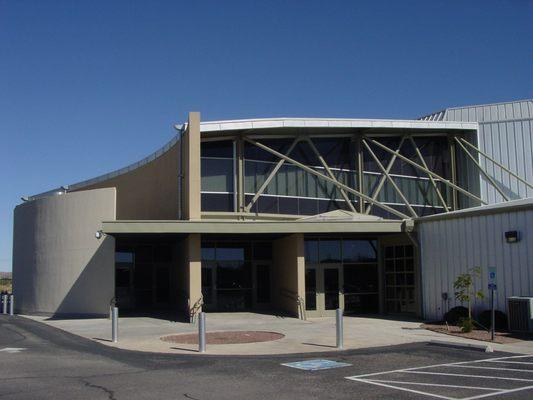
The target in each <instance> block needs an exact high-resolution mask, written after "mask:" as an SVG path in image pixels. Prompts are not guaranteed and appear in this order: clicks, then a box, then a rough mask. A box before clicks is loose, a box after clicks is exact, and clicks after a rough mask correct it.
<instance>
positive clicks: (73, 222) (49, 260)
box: [13, 188, 116, 315]
mask: <svg viewBox="0 0 533 400" xmlns="http://www.w3.org/2000/svg"><path fill="white" fill-rule="evenodd" d="M115 194H116V193H115V189H114V188H110V189H98V190H91V191H83V192H77V193H68V194H64V195H60V196H52V197H47V198H42V199H38V200H35V201H30V202H27V203H23V204H20V205H19V206H17V207H16V208H15V212H14V214H15V215H14V232H13V292H14V295H15V309H16V312H18V313H43V314H51V315H64V314H77V315H78V314H100V315H104V314H107V313H108V311H109V301H110V299H111V298H112V297H113V296H114V251H115V242H114V238H113V237H111V236H104V237H102V238H101V239H100V240H98V239H96V237H95V232H96V231H97V230H99V229H100V227H101V221H102V220H113V219H115Z"/></svg>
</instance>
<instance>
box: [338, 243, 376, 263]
mask: <svg viewBox="0 0 533 400" xmlns="http://www.w3.org/2000/svg"><path fill="white" fill-rule="evenodd" d="M376 249H377V247H376V242H375V241H369V240H343V241H342V260H343V261H344V262H375V261H377V250H376Z"/></svg>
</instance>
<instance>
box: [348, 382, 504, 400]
mask: <svg viewBox="0 0 533 400" xmlns="http://www.w3.org/2000/svg"><path fill="white" fill-rule="evenodd" d="M346 379H350V380H352V381H359V382H363V383H370V384H371V385H377V386H383V387H386V388H390V389H396V390H403V391H404V392H411V393H416V394H422V395H424V396H431V397H437V398H439V399H445V400H457V399H456V398H455V397H446V396H441V395H439V394H433V393H426V392H422V391H420V390H414V389H408V388H404V387H399V386H393V385H387V384H386V383H380V382H374V381H370V380H367V379H357V378H346ZM489 394H494V393H489Z"/></svg>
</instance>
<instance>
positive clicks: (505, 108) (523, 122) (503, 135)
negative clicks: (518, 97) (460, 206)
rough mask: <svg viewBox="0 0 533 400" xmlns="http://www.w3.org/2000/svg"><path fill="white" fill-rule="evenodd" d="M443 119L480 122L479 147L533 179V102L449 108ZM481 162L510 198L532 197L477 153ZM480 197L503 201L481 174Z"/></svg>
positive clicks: (487, 199)
mask: <svg viewBox="0 0 533 400" xmlns="http://www.w3.org/2000/svg"><path fill="white" fill-rule="evenodd" d="M444 120H446V121H468V122H475V121H477V122H479V148H480V149H481V150H482V151H483V152H485V153H487V154H488V155H489V156H491V157H493V158H494V159H496V160H497V161H499V162H501V163H502V164H503V165H505V166H507V167H508V168H510V169H511V170H512V171H513V172H515V173H517V174H518V175H519V176H521V177H522V178H525V179H526V180H528V181H530V182H533V101H531V100H526V101H517V102H510V103H501V104H489V105H483V106H473V107H462V108H451V109H448V110H447V112H446V114H445V117H444ZM480 161H481V165H483V166H484V168H485V169H486V171H487V172H488V173H489V175H490V176H492V177H493V178H494V179H495V180H496V182H499V183H501V184H502V186H503V188H504V191H505V192H506V193H507V194H508V196H509V197H510V198H511V199H519V198H525V197H532V196H533V189H531V188H528V187H527V186H526V185H525V184H523V183H521V182H519V181H518V180H517V179H515V178H513V177H510V176H509V174H508V173H507V172H505V171H503V170H502V169H501V168H500V167H497V166H494V164H493V163H492V162H491V161H488V160H487V159H486V158H485V157H483V156H480ZM481 198H483V199H484V200H486V201H487V202H488V203H489V204H493V203H500V202H502V201H504V199H503V197H502V196H501V195H500V194H499V193H498V192H497V191H496V190H495V189H494V187H493V186H492V185H491V184H490V183H489V182H488V181H487V180H486V179H485V178H484V177H481Z"/></svg>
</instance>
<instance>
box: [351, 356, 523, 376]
mask: <svg viewBox="0 0 533 400" xmlns="http://www.w3.org/2000/svg"><path fill="white" fill-rule="evenodd" d="M523 357H531V356H530V355H526V356H524V355H520V356H507V357H495V358H485V359H480V360H473V361H461V362H455V363H446V364H432V365H425V366H422V367H413V368H403V369H395V370H390V371H382V372H374V373H371V374H363V375H354V376H353V378H365V377H367V376H374V375H382V374H387V373H393V372H405V371H414V370H418V369H426V368H434V367H447V366H456V365H461V364H471V363H480V362H486V361H497V360H507V359H510V358H513V359H514V358H523Z"/></svg>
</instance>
